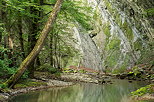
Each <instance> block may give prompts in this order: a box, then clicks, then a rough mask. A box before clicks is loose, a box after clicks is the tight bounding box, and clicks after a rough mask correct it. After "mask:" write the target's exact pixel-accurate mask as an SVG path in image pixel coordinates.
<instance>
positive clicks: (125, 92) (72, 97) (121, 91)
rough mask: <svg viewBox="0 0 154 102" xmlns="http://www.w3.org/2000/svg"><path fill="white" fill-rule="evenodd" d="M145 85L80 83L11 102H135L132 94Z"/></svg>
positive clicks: (114, 82) (51, 89) (13, 99)
mask: <svg viewBox="0 0 154 102" xmlns="http://www.w3.org/2000/svg"><path fill="white" fill-rule="evenodd" d="M145 85H146V83H145V82H138V81H133V82H131V83H130V82H128V81H127V80H113V83H112V84H103V85H97V84H91V83H80V84H79V83H78V84H75V85H73V86H69V87H57V88H50V89H46V90H40V91H35V92H29V93H25V94H20V95H17V96H14V97H12V98H11V99H10V100H9V102H134V101H130V100H129V95H130V92H132V91H134V90H136V89H138V88H140V87H142V86H145ZM140 102H150V101H140Z"/></svg>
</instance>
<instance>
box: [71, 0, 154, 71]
mask: <svg viewBox="0 0 154 102" xmlns="http://www.w3.org/2000/svg"><path fill="white" fill-rule="evenodd" d="M84 2H87V3H88V4H89V6H91V7H92V8H93V11H94V12H95V13H94V14H92V15H93V19H94V22H93V23H94V30H93V31H91V33H89V34H83V33H81V32H80V30H78V29H77V28H74V32H75V33H74V34H75V36H76V39H77V42H78V49H80V52H81V56H82V57H81V59H80V64H82V65H83V66H84V67H88V68H92V69H95V70H104V69H109V70H112V71H113V70H114V69H126V68H131V67H132V66H134V65H135V64H139V63H152V61H153V60H154V43H153V42H154V1H153V0H84ZM87 3H86V4H87Z"/></svg>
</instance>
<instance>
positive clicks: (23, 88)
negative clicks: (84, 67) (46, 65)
mask: <svg viewBox="0 0 154 102" xmlns="http://www.w3.org/2000/svg"><path fill="white" fill-rule="evenodd" d="M78 82H84V83H95V84H104V83H111V81H110V77H109V76H100V75H97V73H92V74H85V73H61V74H60V75H55V74H50V73H48V72H35V79H26V80H23V79H21V80H20V81H19V82H18V83H17V84H16V85H15V86H14V88H13V89H7V90H4V92H3V93H0V101H2V102H3V101H7V100H8V99H9V98H10V97H12V96H15V95H18V94H21V93H27V92H29V91H36V90H42V89H47V88H52V87H66V86H70V85H74V84H75V83H78Z"/></svg>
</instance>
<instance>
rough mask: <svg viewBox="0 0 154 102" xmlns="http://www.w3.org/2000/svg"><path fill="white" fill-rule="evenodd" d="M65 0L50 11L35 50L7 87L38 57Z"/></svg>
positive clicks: (7, 83) (11, 85) (11, 78)
mask: <svg viewBox="0 0 154 102" xmlns="http://www.w3.org/2000/svg"><path fill="white" fill-rule="evenodd" d="M62 2H63V0H57V2H56V4H55V6H54V8H53V10H52V12H51V13H50V16H49V18H48V21H47V23H46V24H45V26H44V29H43V30H42V32H41V34H40V36H39V39H38V40H37V42H36V44H35V46H34V48H33V50H32V51H31V53H30V54H29V55H28V56H27V57H26V58H25V60H24V61H23V62H22V63H21V64H20V67H19V68H18V70H17V72H16V73H15V74H13V75H12V76H11V77H10V78H9V79H8V80H7V81H6V82H5V84H6V85H7V87H9V88H12V87H13V86H14V85H15V84H16V82H17V81H18V80H19V78H20V77H21V76H22V75H23V73H24V72H25V70H26V69H27V68H28V66H29V65H30V64H31V62H32V61H33V60H34V59H35V58H36V57H37V55H38V54H39V52H40V51H41V49H42V47H43V44H44V41H45V39H46V38H47V35H48V34H49V32H50V30H51V27H52V26H53V23H54V21H55V20H56V17H57V14H58V12H59V11H60V8H61V4H62Z"/></svg>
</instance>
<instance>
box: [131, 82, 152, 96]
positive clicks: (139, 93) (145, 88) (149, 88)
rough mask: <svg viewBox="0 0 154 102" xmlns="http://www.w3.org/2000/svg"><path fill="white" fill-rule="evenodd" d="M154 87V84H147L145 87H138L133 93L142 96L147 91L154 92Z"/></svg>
mask: <svg viewBox="0 0 154 102" xmlns="http://www.w3.org/2000/svg"><path fill="white" fill-rule="evenodd" d="M153 87H154V84H151V85H147V86H145V87H141V88H140V89H138V90H136V91H134V92H131V94H132V95H133V96H142V95H144V94H146V93H153V92H154V90H153Z"/></svg>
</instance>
